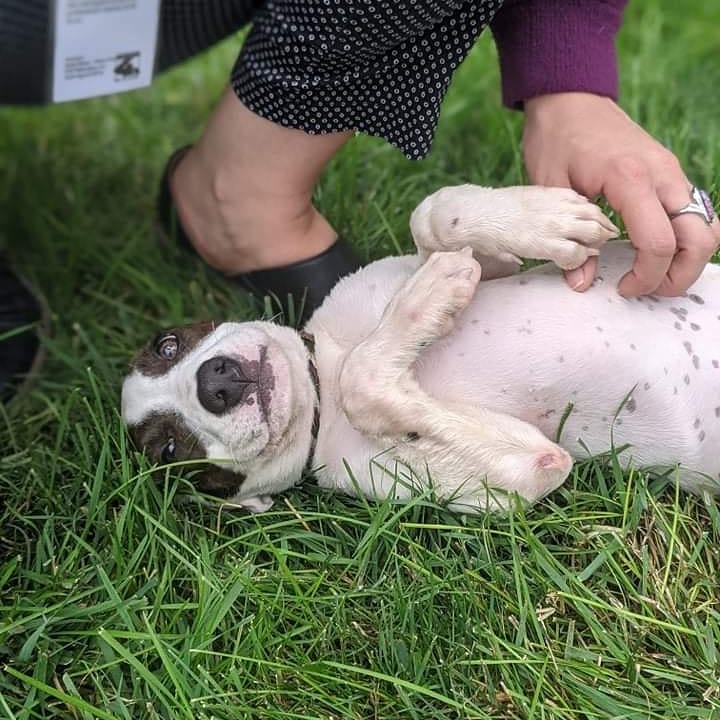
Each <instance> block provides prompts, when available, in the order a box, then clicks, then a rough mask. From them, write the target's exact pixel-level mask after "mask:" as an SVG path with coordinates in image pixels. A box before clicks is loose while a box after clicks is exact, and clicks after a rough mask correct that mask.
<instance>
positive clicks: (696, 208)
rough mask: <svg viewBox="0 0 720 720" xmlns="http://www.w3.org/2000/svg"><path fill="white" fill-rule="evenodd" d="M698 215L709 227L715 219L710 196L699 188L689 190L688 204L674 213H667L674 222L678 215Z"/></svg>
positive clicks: (715, 215)
mask: <svg viewBox="0 0 720 720" xmlns="http://www.w3.org/2000/svg"><path fill="white" fill-rule="evenodd" d="M688 214H690V215H700V216H701V217H702V218H704V219H705V222H706V223H707V224H708V225H710V224H711V223H712V221H713V220H714V219H715V218H716V217H717V214H716V213H715V208H714V207H713V204H712V201H711V200H710V196H709V195H708V194H707V193H706V192H705V191H704V190H701V189H700V188H697V187H693V188H692V189H691V190H690V202H689V203H688V204H687V205H685V206H684V207H681V208H680V209H679V210H676V211H675V212H671V213H668V217H669V218H670V219H671V220H674V219H675V218H676V217H678V216H680V215H688Z"/></svg>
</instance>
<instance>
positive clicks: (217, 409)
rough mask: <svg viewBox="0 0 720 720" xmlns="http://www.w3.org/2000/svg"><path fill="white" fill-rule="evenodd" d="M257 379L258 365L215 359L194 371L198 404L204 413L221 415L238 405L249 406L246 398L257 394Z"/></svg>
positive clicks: (249, 362)
mask: <svg viewBox="0 0 720 720" xmlns="http://www.w3.org/2000/svg"><path fill="white" fill-rule="evenodd" d="M259 375H260V367H259V363H258V362H252V361H245V362H242V361H238V360H234V359H233V358H229V357H226V356H224V355H217V356H216V357H213V358H210V359H209V360H206V361H205V362H204V363H203V364H202V365H201V366H200V367H199V368H198V371H197V373H196V376H195V377H196V380H197V396H198V400H199V401H200V404H201V405H202V406H203V407H204V408H205V409H206V410H207V411H208V412H211V413H212V414H213V415H222V414H223V413H226V412H227V411H228V410H232V408H234V407H236V406H237V405H239V404H240V403H247V402H253V401H252V400H250V395H251V394H253V393H255V392H257V390H258V381H259Z"/></svg>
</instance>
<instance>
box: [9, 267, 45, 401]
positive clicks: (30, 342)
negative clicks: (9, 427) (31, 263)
mask: <svg viewBox="0 0 720 720" xmlns="http://www.w3.org/2000/svg"><path fill="white" fill-rule="evenodd" d="M46 324H47V313H46V311H45V306H44V303H43V302H42V300H41V299H40V298H39V297H38V296H37V295H36V294H35V293H34V292H33V291H32V290H31V289H30V287H29V286H28V285H27V284H26V283H25V282H24V281H23V280H21V279H20V278H19V277H18V276H17V275H16V274H15V273H14V272H12V271H11V270H10V268H9V267H8V265H7V264H6V263H5V260H4V258H2V257H0V403H7V402H9V401H10V400H11V399H12V398H13V397H15V396H16V395H17V394H18V393H19V392H20V391H21V390H22V389H24V387H25V385H26V384H27V382H28V381H29V380H30V379H31V378H32V377H34V375H35V374H36V372H37V371H38V370H39V368H40V365H41V364H42V362H43V360H44V358H45V353H44V350H43V346H42V344H41V343H40V340H39V337H38V329H39V327H40V326H42V325H46Z"/></svg>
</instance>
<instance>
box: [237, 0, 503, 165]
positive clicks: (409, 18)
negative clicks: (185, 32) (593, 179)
mask: <svg viewBox="0 0 720 720" xmlns="http://www.w3.org/2000/svg"><path fill="white" fill-rule="evenodd" d="M501 4H502V0H485V1H484V2H483V1H478V0H474V1H472V2H441V1H439V0H436V1H435V2H433V1H428V0H394V1H390V0H385V1H384V2H383V0H268V2H266V3H265V4H264V5H263V6H262V7H261V8H260V9H259V10H257V13H256V15H255V17H254V25H253V29H252V30H251V32H250V34H249V36H248V38H247V40H246V42H245V45H244V47H243V50H242V52H241V53H240V57H239V58H238V61H237V63H236V65H235V68H234V69H233V73H232V85H233V88H234V90H235V92H236V93H237V95H238V97H239V98H240V99H241V100H242V102H243V103H244V104H245V105H247V107H249V108H250V109H251V110H252V111H253V112H255V113H257V114H258V115H261V116H262V117H264V118H266V119H268V120H272V121H273V122H276V123H278V124H281V125H283V126H286V127H292V128H299V129H302V130H304V131H305V132H308V133H314V134H316V133H329V132H338V131H342V130H359V131H362V132H365V133H368V134H370V135H377V136H380V137H383V138H385V140H387V141H388V142H390V143H392V144H393V145H394V146H396V147H397V148H399V149H400V150H401V151H402V152H403V153H404V154H405V155H406V156H407V157H409V158H421V157H424V156H425V155H426V154H427V153H428V152H429V150H430V147H431V144H432V140H433V136H434V134H435V129H436V127H437V121H438V115H439V112H440V104H441V102H442V99H443V97H444V96H445V93H446V91H447V89H448V86H449V84H450V80H451V79H452V75H453V72H454V71H455V69H456V68H457V67H458V65H460V63H461V62H462V61H463V60H464V59H465V57H466V55H467V53H468V52H469V51H470V48H471V47H472V45H473V43H474V42H475V40H476V39H477V37H478V36H479V35H480V33H481V32H482V30H483V29H484V28H485V27H486V26H487V25H488V23H489V22H490V21H491V20H492V18H493V16H494V14H495V12H496V11H497V10H498V9H499V7H500V6H501Z"/></svg>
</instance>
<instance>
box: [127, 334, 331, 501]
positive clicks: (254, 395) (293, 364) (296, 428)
mask: <svg viewBox="0 0 720 720" xmlns="http://www.w3.org/2000/svg"><path fill="white" fill-rule="evenodd" d="M308 359H309V356H308V352H307V350H306V349H305V347H304V345H303V342H302V340H301V339H300V337H299V335H298V334H297V333H296V332H295V331H294V330H292V329H290V328H286V327H280V326H278V325H274V324H272V323H267V322H249V323H222V324H220V325H215V324H214V323H199V324H196V325H189V326H185V327H180V328H173V329H170V330H167V331H165V332H162V333H160V334H158V335H157V336H156V337H155V338H154V339H153V340H152V341H150V342H149V343H148V344H147V345H146V346H145V348H143V350H142V351H141V352H140V353H139V354H138V355H137V356H136V357H135V359H134V360H133V361H132V362H131V372H130V374H129V375H128V376H127V377H126V378H125V381H124V383H123V387H122V416H123V419H124V420H125V422H126V424H127V425H128V427H129V429H130V432H131V435H132V437H133V440H134V442H135V444H136V445H137V446H138V447H139V448H141V449H143V450H144V451H145V453H146V454H147V455H148V456H149V458H150V459H151V460H153V461H155V462H161V463H172V462H180V461H186V460H190V461H194V462H191V463H189V465H188V467H189V469H190V470H192V471H194V472H193V482H194V483H195V484H196V486H197V487H198V489H199V490H201V491H203V492H206V493H209V494H212V495H216V496H219V497H223V498H231V499H232V501H233V502H235V503H237V504H247V505H248V506H250V507H252V506H253V505H257V503H256V502H254V501H255V500H256V498H258V497H259V496H262V495H269V494H274V493H276V492H280V491H282V490H285V489H287V488H288V487H290V486H291V485H293V484H294V483H295V482H297V480H298V479H299V477H300V475H301V473H302V469H303V467H304V465H305V462H306V461H307V457H308V454H309V451H310V445H311V442H312V421H313V415H314V409H315V404H316V403H317V396H316V391H315V387H314V384H313V382H312V380H311V377H310V373H309V370H308Z"/></svg>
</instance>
